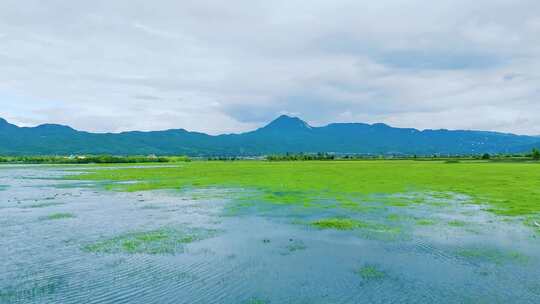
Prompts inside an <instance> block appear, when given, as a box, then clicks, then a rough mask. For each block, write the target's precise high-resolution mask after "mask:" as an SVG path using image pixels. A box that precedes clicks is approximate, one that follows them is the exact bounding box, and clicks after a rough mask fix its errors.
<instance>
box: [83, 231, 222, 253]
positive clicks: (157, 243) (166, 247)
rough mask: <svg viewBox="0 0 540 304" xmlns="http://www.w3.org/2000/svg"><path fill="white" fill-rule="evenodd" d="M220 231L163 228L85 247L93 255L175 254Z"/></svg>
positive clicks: (132, 233) (127, 234) (122, 236)
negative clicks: (186, 246)
mask: <svg viewBox="0 0 540 304" xmlns="http://www.w3.org/2000/svg"><path fill="white" fill-rule="evenodd" d="M217 233H218V231H217V230H213V229H204V228H182V229H180V228H161V229H157V230H151V231H143V232H131V233H126V234H123V235H120V236H117V237H114V238H111V239H107V240H103V241H98V242H95V243H93V244H89V245H86V246H84V247H83V250H84V251H86V252H91V253H125V254H136V253H139V254H175V253H180V252H183V250H184V245H185V244H189V243H193V242H196V241H201V240H204V239H207V238H210V237H213V236H215V235H217Z"/></svg>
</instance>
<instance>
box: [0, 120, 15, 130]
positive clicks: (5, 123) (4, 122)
mask: <svg viewBox="0 0 540 304" xmlns="http://www.w3.org/2000/svg"><path fill="white" fill-rule="evenodd" d="M2 127H3V128H8V127H15V126H14V125H12V124H10V123H9V122H8V121H7V120H5V119H3V118H2V117H0V128H2Z"/></svg>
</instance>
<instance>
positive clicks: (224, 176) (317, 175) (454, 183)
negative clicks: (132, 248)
mask: <svg viewBox="0 0 540 304" xmlns="http://www.w3.org/2000/svg"><path fill="white" fill-rule="evenodd" d="M539 165H540V163H538V162H532V161H530V160H528V161H523V162H491V161H487V160H483V161H482V160H477V161H463V162H459V163H457V164H451V163H448V162H447V161H414V160H399V161H395V160H365V161H350V160H349V161H344V160H334V161H302V162H300V161H299V162H269V161H236V162H226V161H215V162H209V161H194V162H189V163H185V164H183V165H182V166H171V167H140V168H115V169H114V170H98V169H97V168H96V170H93V169H92V168H89V169H86V170H85V173H82V174H81V175H75V176H67V177H66V179H69V180H88V181H102V182H106V183H107V184H106V185H105V187H106V188H107V189H109V190H115V191H130V192H132V191H147V190H159V189H205V188H239V189H246V190H252V191H247V192H246V195H247V196H248V197H246V198H245V200H244V201H245V202H246V203H247V204H248V205H253V204H256V203H257V202H266V203H272V204H278V205H294V206H299V207H306V208H309V207H315V208H316V207H321V206H323V205H324V204H327V203H328V202H333V203H332V205H331V207H332V208H341V209H346V210H350V211H352V212H355V211H358V212H361V211H362V210H365V209H366V206H365V205H364V204H365V203H366V202H370V201H381V204H380V205H381V208H383V207H384V206H385V204H389V205H396V206H409V205H413V204H416V203H422V202H424V200H423V199H421V197H420V198H418V199H415V198H414V197H413V198H412V199H400V198H399V196H400V195H403V194H407V193H410V194H415V193H417V194H418V193H420V194H421V193H428V194H429V193H435V194H436V195H443V196H444V195H448V196H451V195H453V194H459V195H465V196H467V197H468V198H470V200H468V201H469V202H470V203H476V204H482V205H485V206H486V207H485V209H486V210H487V211H490V212H493V213H495V214H499V215H507V216H525V217H530V218H531V219H537V218H538V216H539V215H540V204H539V203H538V202H539V201H540V167H539ZM126 182H129V183H126ZM321 204H323V205H321Z"/></svg>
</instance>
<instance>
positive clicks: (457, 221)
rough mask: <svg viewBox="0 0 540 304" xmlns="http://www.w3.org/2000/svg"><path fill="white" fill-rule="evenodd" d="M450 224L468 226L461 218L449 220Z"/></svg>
mask: <svg viewBox="0 0 540 304" xmlns="http://www.w3.org/2000/svg"><path fill="white" fill-rule="evenodd" d="M448 226H452V227H465V226H467V223H466V222H464V221H460V220H452V221H449V222H448Z"/></svg>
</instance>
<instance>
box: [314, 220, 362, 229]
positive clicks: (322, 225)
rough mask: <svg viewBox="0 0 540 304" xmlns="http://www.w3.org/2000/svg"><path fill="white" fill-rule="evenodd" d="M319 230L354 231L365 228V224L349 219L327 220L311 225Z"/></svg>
mask: <svg viewBox="0 0 540 304" xmlns="http://www.w3.org/2000/svg"><path fill="white" fill-rule="evenodd" d="M311 225H312V226H315V227H317V228H319V229H335V230H353V229H357V228H360V227H362V226H364V225H365V224H364V223H363V222H360V221H357V220H353V219H348V218H327V219H321V220H317V221H314V222H312V223H311Z"/></svg>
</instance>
